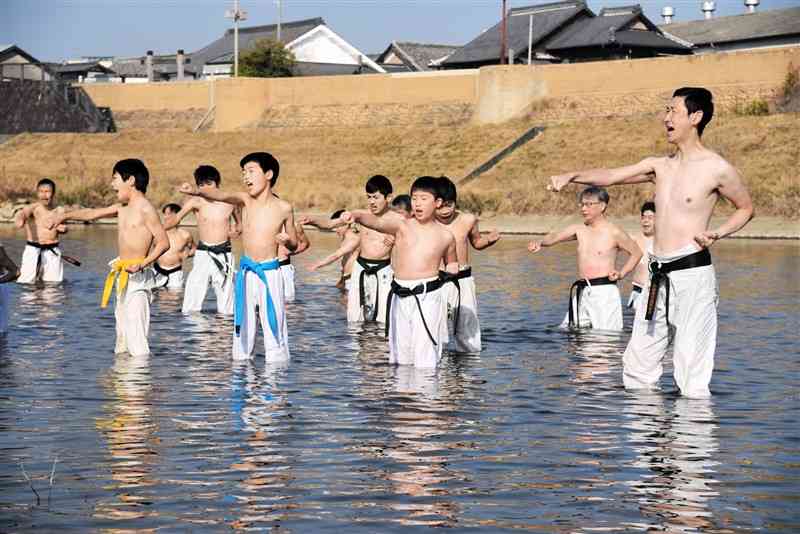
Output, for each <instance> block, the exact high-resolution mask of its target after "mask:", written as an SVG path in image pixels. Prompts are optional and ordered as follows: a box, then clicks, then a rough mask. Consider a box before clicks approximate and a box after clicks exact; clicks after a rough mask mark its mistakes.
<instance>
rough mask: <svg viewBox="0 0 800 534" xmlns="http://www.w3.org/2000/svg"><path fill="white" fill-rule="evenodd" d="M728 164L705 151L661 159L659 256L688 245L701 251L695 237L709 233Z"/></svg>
mask: <svg viewBox="0 0 800 534" xmlns="http://www.w3.org/2000/svg"><path fill="white" fill-rule="evenodd" d="M727 166H728V164H727V162H725V160H724V159H723V158H722V157H720V156H719V155H718V154H716V153H714V152H712V151H711V150H708V149H704V150H703V151H701V152H700V153H698V154H697V155H695V156H693V157H692V158H683V159H682V158H680V157H678V156H677V155H676V156H672V157H666V158H659V159H658V160H657V163H656V164H655V171H656V179H655V184H656V198H655V203H656V223H655V227H656V231H655V238H654V241H653V251H654V253H655V254H669V253H672V252H675V251H677V250H680V249H682V248H684V247H686V246H687V245H694V246H695V248H697V250H699V249H700V247H699V246H698V245H697V243H695V240H694V237H695V236H696V235H697V234H699V233H701V232H704V231H705V230H707V229H708V223H709V221H710V220H711V214H712V213H713V211H714V206H715V205H716V203H717V199H718V198H719V194H718V193H717V187H718V184H719V175H720V174H721V173H722V172H724V168H725V167H727Z"/></svg>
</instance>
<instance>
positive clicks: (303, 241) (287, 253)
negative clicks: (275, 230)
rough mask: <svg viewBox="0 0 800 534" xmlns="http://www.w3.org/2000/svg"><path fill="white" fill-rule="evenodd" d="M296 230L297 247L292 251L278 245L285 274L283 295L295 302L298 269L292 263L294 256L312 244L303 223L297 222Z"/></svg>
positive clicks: (283, 274) (282, 272)
mask: <svg viewBox="0 0 800 534" xmlns="http://www.w3.org/2000/svg"><path fill="white" fill-rule="evenodd" d="M294 230H295V233H296V234H297V249H295V250H294V251H291V250H289V249H288V248H286V247H285V246H283V245H278V260H280V263H281V276H283V297H284V298H285V299H286V302H294V300H295V297H296V288H295V277H296V276H295V275H296V274H297V271H296V269H295V268H294V265H292V256H296V255H298V254H300V253H301V252H305V251H306V250H308V247H310V246H311V241H309V240H308V236H307V235H306V232H305V230H303V225H302V224H299V223H295V225H294Z"/></svg>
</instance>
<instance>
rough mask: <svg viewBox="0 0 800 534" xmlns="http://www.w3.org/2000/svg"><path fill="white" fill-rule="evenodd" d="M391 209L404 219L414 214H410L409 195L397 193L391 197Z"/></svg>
mask: <svg viewBox="0 0 800 534" xmlns="http://www.w3.org/2000/svg"><path fill="white" fill-rule="evenodd" d="M392 211H394V212H396V213H399V214H400V215H402V216H403V217H405V218H406V219H410V218H411V217H413V216H414V215H412V214H411V197H410V196H409V195H397V196H395V197H394V198H393V199H392Z"/></svg>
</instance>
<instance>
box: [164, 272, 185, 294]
mask: <svg viewBox="0 0 800 534" xmlns="http://www.w3.org/2000/svg"><path fill="white" fill-rule="evenodd" d="M182 287H183V271H175V272H174V273H170V275H169V278H168V279H167V289H172V290H175V289H181V288H182Z"/></svg>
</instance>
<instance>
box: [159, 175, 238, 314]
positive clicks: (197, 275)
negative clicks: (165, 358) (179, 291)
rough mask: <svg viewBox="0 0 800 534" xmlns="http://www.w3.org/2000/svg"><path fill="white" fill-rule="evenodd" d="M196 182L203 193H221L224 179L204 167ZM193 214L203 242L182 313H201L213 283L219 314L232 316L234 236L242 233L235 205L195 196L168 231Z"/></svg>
mask: <svg viewBox="0 0 800 534" xmlns="http://www.w3.org/2000/svg"><path fill="white" fill-rule="evenodd" d="M194 181H195V183H196V184H197V187H198V189H199V190H200V191H201V192H203V191H212V190H216V191H218V190H219V184H220V182H221V181H222V177H221V176H220V174H219V171H218V170H217V169H216V168H214V167H212V166H211V165H200V166H199V167H197V169H195V171H194ZM191 212H194V214H195V219H196V220H197V233H198V234H199V238H200V240H199V241H200V242H199V243H198V244H197V249H196V251H195V254H194V261H193V264H192V270H191V272H189V276H187V277H186V288H185V289H184V291H183V307H182V309H181V311H182V312H183V313H185V314H189V313H193V312H199V311H200V310H201V309H202V308H203V301H204V300H205V298H206V292H208V284H209V283H211V286H212V287H213V288H214V293H215V295H216V297H217V312H218V313H222V314H225V315H231V314H232V313H233V273H234V268H235V267H234V258H233V253H232V252H231V237H236V236H237V235H238V233H239V214H238V212H237V211H236V210H234V206H232V205H231V204H228V203H225V202H215V201H212V200H207V199H206V198H204V197H202V196H195V197H192V198H190V199H189V200H187V201H186V202H185V203H184V205H183V208H181V211H179V212H178V214H177V215H176V216H175V218H174V220H173V221H171V222H170V223H168V224H167V225H166V228H167V229H168V230H169V229H171V228H174V227H175V226H177V225H178V224H179V223H180V222H181V221H182V220H183V218H184V217H186V216H187V215H188V214H189V213H191ZM231 219H233V224H231Z"/></svg>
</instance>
